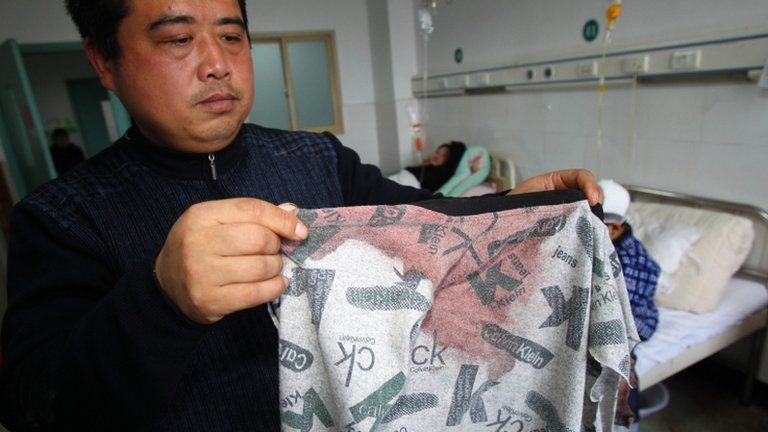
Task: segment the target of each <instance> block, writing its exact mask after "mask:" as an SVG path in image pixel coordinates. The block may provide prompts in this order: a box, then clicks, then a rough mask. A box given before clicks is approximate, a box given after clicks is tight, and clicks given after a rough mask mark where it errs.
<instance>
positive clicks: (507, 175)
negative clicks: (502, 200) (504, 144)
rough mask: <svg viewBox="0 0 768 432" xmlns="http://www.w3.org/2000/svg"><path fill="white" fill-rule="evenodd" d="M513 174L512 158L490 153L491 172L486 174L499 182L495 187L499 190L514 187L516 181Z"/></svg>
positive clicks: (514, 173) (490, 178)
mask: <svg viewBox="0 0 768 432" xmlns="http://www.w3.org/2000/svg"><path fill="white" fill-rule="evenodd" d="M515 176H516V172H515V164H514V162H512V159H510V158H508V157H506V156H502V155H500V154H498V153H491V173H490V174H488V178H489V180H498V181H499V182H500V184H499V185H498V186H497V188H496V189H497V190H498V191H499V192H501V191H505V190H508V189H512V188H514V187H515V184H516V183H517V181H516V178H515Z"/></svg>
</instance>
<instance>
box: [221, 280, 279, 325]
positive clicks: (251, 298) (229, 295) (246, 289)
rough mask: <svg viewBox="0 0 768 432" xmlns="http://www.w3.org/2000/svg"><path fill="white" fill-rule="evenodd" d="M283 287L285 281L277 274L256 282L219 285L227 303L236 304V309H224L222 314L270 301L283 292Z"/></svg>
mask: <svg viewBox="0 0 768 432" xmlns="http://www.w3.org/2000/svg"><path fill="white" fill-rule="evenodd" d="M285 287H286V281H285V279H284V278H283V277H282V276H279V275H278V276H275V277H273V278H272V279H269V280H265V281H261V282H258V283H243V284H233V285H227V286H224V287H221V288H219V291H220V293H221V296H222V297H223V298H226V299H227V300H228V304H231V305H237V309H233V310H230V311H225V313H223V315H227V314H229V313H231V312H234V311H237V310H243V309H247V308H251V307H255V306H259V305H262V304H264V303H267V302H271V301H272V300H275V299H276V298H278V297H280V296H281V295H282V294H283V291H284V290H285Z"/></svg>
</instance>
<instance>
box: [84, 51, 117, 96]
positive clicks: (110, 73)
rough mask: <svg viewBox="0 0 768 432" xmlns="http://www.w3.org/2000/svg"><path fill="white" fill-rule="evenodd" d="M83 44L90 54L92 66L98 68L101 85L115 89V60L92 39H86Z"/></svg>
mask: <svg viewBox="0 0 768 432" xmlns="http://www.w3.org/2000/svg"><path fill="white" fill-rule="evenodd" d="M83 45H84V46H85V54H86V55H87V56H88V61H90V62H91V66H93V69H95V70H96V74H97V75H98V76H99V80H100V81H101V85H103V86H104V87H105V88H107V89H108V90H112V91H115V60H114V59H107V58H106V57H105V56H104V54H103V53H102V52H101V51H100V50H99V49H98V48H96V45H95V44H94V43H93V42H92V41H91V40H90V39H85V40H84V41H83Z"/></svg>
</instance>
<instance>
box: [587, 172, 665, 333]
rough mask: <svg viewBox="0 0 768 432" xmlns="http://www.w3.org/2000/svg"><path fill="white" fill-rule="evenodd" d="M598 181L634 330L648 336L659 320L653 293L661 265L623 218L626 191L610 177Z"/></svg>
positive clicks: (627, 202)
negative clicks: (624, 282) (627, 296)
mask: <svg viewBox="0 0 768 432" xmlns="http://www.w3.org/2000/svg"><path fill="white" fill-rule="evenodd" d="M599 184H600V188H601V189H602V190H603V195H604V197H605V201H604V202H603V211H604V212H605V218H604V221H605V224H606V225H607V226H608V234H609V235H610V236H611V241H612V242H613V246H614V247H615V248H616V253H617V254H618V255H619V261H621V268H622V272H623V273H624V280H625V281H626V283H627V293H628V294H629V303H630V306H631V307H632V316H633V317H634V319H635V325H636V326H637V333H638V334H639V335H640V339H641V340H647V339H649V338H650V337H651V336H653V332H655V331H656V325H657V324H658V321H659V310H658V309H657V308H656V304H655V303H654V301H653V296H654V295H655V294H656V285H657V284H658V279H659V273H660V271H661V268H660V267H659V265H658V264H656V261H654V260H653V258H651V256H650V255H648V251H647V250H646V249H645V247H644V246H643V245H642V243H640V241H639V240H638V239H637V238H635V236H634V235H632V227H631V226H630V225H629V224H628V223H627V222H626V215H627V210H628V209H629V202H630V199H629V192H627V190H626V189H624V188H623V187H622V186H621V185H620V184H618V183H616V182H615V181H613V180H600V183H599Z"/></svg>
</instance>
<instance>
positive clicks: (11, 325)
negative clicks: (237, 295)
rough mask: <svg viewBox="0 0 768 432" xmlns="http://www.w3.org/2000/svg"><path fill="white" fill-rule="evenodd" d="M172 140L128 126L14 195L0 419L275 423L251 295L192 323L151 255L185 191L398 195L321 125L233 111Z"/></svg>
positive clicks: (337, 200) (268, 349)
mask: <svg viewBox="0 0 768 432" xmlns="http://www.w3.org/2000/svg"><path fill="white" fill-rule="evenodd" d="M209 156H211V155H201V154H182V153H178V152H173V151H170V150H165V149H161V148H158V147H156V146H154V145H153V144H151V143H149V142H147V140H146V139H145V138H143V137H142V136H141V135H140V133H139V132H138V131H137V130H131V131H129V133H128V134H127V135H126V137H124V138H122V139H120V140H119V141H118V142H117V143H115V144H114V145H113V146H112V147H111V148H109V149H107V150H106V151H104V152H102V153H101V154H99V155H97V156H96V157H94V158H93V159H91V160H89V161H88V162H86V163H85V164H83V165H81V166H80V167H78V168H76V169H75V170H74V171H72V172H70V173H68V174H67V175H65V176H63V177H61V178H59V179H57V180H55V181H53V182H50V183H48V184H46V185H45V186H43V187H42V188H40V189H39V190H37V191H36V192H34V193H33V194H31V195H30V196H29V197H28V198H26V199H25V200H24V201H22V202H21V203H20V204H18V205H17V206H16V208H15V209H14V212H13V215H12V222H11V236H10V245H9V262H8V269H9V274H8V292H9V309H8V312H7V314H6V317H5V321H4V325H3V331H2V349H3V355H4V357H5V362H4V364H3V365H2V368H1V369H0V419H1V420H2V422H3V424H5V425H6V426H8V427H10V428H11V429H12V430H57V431H61V430H78V431H84V430H103V431H107V430H109V431H112V430H172V431H261V430H278V428H279V409H278V407H279V403H280V401H279V400H278V372H277V346H278V344H277V333H276V331H275V328H274V326H273V324H272V322H271V320H270V317H269V314H268V312H267V309H266V307H263V306H262V307H258V308H254V309H250V310H245V311H241V312H239V313H235V314H232V315H230V316H228V317H226V318H225V319H223V320H222V321H220V322H219V323H216V324H214V325H210V326H200V325H197V324H194V323H192V322H191V321H189V320H188V319H186V317H184V316H183V315H182V314H181V313H180V312H179V311H178V310H177V309H176V308H175V306H174V305H173V304H172V303H170V302H169V301H168V300H167V298H166V297H164V296H163V294H162V292H161V290H160V289H159V287H158V286H157V284H156V283H155V280H154V277H153V273H152V269H153V266H154V260H155V257H156V255H157V253H158V252H159V250H160V249H161V248H162V245H163V243H164V241H165V238H166V235H167V233H168V232H169V230H170V228H171V226H172V225H173V223H174V222H175V221H176V219H177V218H178V217H179V216H180V215H181V214H182V213H183V212H184V211H185V210H186V209H187V208H189V207H190V206H191V205H192V204H195V203H198V202H201V201H206V200H211V199H218V198H229V197H253V198H259V199H263V200H266V201H270V202H273V203H282V202H292V203H296V204H297V205H299V206H300V207H303V208H317V207H337V206H342V205H359V204H394V203H407V202H413V201H417V200H421V199H424V198H426V197H428V196H429V195H428V194H427V193H426V192H424V191H418V190H416V189H411V188H404V187H401V186H398V185H396V184H394V183H392V182H389V181H388V180H385V179H384V178H382V176H381V173H380V172H379V170H378V169H377V168H375V167H372V166H368V165H362V164H361V163H360V161H359V158H358V157H357V155H356V154H355V153H354V152H353V151H352V150H349V149H347V148H345V147H343V146H342V145H341V144H340V143H339V142H338V140H336V139H335V138H334V137H333V136H332V135H330V134H322V135H321V134H308V133H294V132H284V131H278V130H272V129H265V128H261V127H257V126H253V125H246V126H244V127H243V129H242V130H241V132H240V134H239V136H238V138H237V139H236V140H235V141H234V142H233V143H232V144H231V145H229V146H228V147H227V148H226V149H224V150H222V151H220V152H218V153H215V154H213V155H212V156H213V163H214V164H215V167H216V172H217V178H216V179H215V180H214V178H213V176H212V174H213V171H212V168H211V161H210V159H209Z"/></svg>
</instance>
